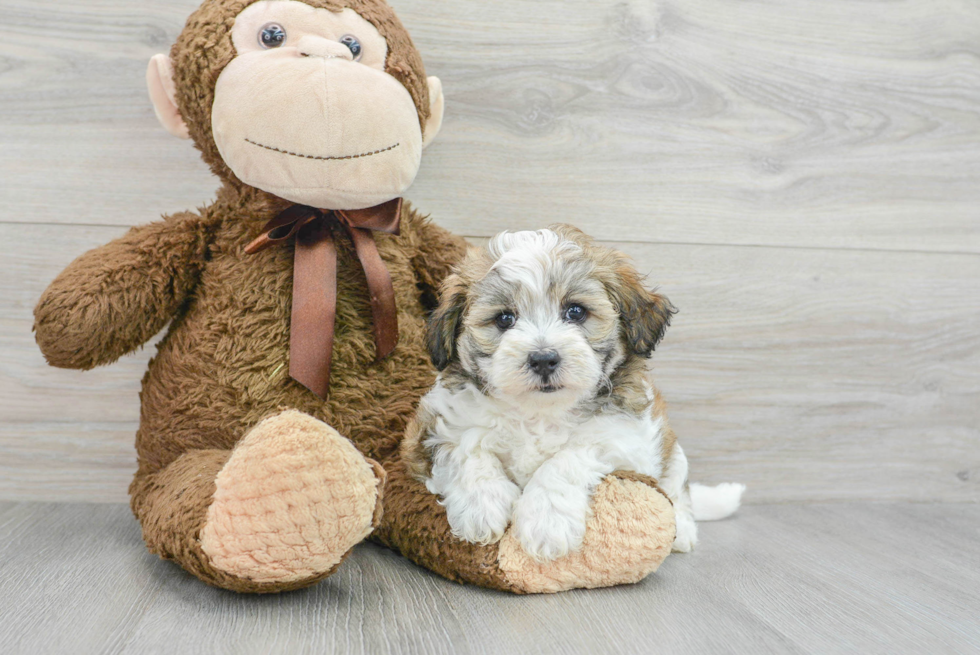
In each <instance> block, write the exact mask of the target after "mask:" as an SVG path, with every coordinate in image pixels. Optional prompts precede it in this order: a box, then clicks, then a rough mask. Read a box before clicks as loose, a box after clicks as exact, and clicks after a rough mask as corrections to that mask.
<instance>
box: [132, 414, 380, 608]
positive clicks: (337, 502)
mask: <svg viewBox="0 0 980 655" xmlns="http://www.w3.org/2000/svg"><path fill="white" fill-rule="evenodd" d="M383 480H384V471H383V470H382V469H381V467H380V466H378V465H377V464H376V463H374V462H371V461H370V460H367V459H365V458H364V457H363V456H362V455H361V454H360V453H359V452H358V451H357V449H355V448H354V446H353V444H351V442H350V441H348V440H347V439H345V438H343V437H342V436H341V435H340V434H338V433H337V432H336V431H335V430H334V429H333V428H331V427H330V426H329V425H327V424H326V423H323V422H321V421H318V420H316V419H314V418H313V417H311V416H308V415H306V414H303V413H301V412H297V411H294V410H289V411H285V412H282V413H281V414H277V415H275V416H272V417H270V418H267V419H265V420H264V421H262V422H261V423H259V424H258V425H256V426H255V427H254V428H252V430H251V431H249V432H248V434H246V435H245V436H244V437H243V438H242V439H241V440H240V441H239V442H238V443H237V444H236V445H235V447H234V448H233V449H232V450H193V451H189V452H186V453H184V454H183V455H181V456H180V457H179V458H178V459H177V460H175V461H174V462H172V463H171V464H170V465H169V466H167V467H166V468H164V469H163V470H161V471H158V472H155V473H152V474H146V475H140V474H137V477H136V479H135V480H134V481H133V484H132V486H131V487H130V492H131V494H132V507H133V512H134V513H135V514H136V516H137V518H138V519H139V521H140V523H141V525H142V527H143V538H144V540H145V541H146V544H147V547H148V548H149V549H150V550H151V551H152V552H154V553H157V554H158V555H160V556H161V557H163V558H165V559H172V560H175V561H176V562H177V563H179V564H180V565H181V566H182V567H184V568H185V569H186V570H188V571H190V572H191V573H193V574H194V575H196V576H197V577H199V578H200V579H202V580H204V581H205V582H207V583H209V584H212V585H216V586H218V587H224V588H225V589H231V590H233V591H245V592H259V593H261V592H276V591H285V590H289V589H298V588H300V587H305V586H307V585H310V584H313V583H314V582H317V581H318V580H321V579H323V578H325V577H327V576H328V575H330V574H331V573H333V572H334V571H335V570H336V569H337V567H338V566H339V565H340V563H341V562H342V561H343V559H344V558H345V557H346V556H347V555H348V554H349V553H350V551H351V549H352V548H353V547H354V546H355V545H356V544H357V543H359V542H360V541H361V540H362V539H364V537H366V536H367V535H368V534H369V533H370V532H371V530H372V528H373V527H374V525H375V524H376V523H377V512H378V510H379V509H380V500H381V498H380V493H381V490H382V487H383Z"/></svg>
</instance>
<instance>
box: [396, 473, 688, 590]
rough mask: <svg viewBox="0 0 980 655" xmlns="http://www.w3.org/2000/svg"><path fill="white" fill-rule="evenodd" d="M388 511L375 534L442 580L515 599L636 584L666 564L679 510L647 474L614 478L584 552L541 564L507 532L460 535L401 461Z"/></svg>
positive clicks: (601, 490) (598, 498) (602, 488)
mask: <svg viewBox="0 0 980 655" xmlns="http://www.w3.org/2000/svg"><path fill="white" fill-rule="evenodd" d="M386 466H387V467H388V482H387V485H386V487H385V511H384V515H383V517H382V519H381V525H380V526H379V527H378V530H377V532H376V536H377V538H378V539H379V540H381V541H382V542H383V543H385V544H387V545H388V546H390V547H391V548H394V549H395V550H398V551H400V552H401V553H402V554H403V555H405V556H406V557H408V558H409V559H410V560H412V561H413V562H415V563H416V564H420V565H422V566H424V567H426V568H428V569H431V570H432V571H435V572H436V573H438V574H439V575H441V576H443V577H446V578H449V579H450V580H456V581H458V582H469V583H471V584H475V585H479V586H481V587H490V588H493V589H502V590H505V591H511V592H514V593H553V592H556V591H564V590H566V589H575V588H578V587H587V588H593V587H608V586H612V585H617V584H627V583H633V582H638V581H640V580H642V579H643V578H645V577H646V576H647V575H648V574H650V573H652V572H653V571H655V570H656V569H657V567H659V566H660V563H661V562H663V560H664V558H666V557H667V555H668V554H670V548H671V544H672V543H673V541H674V531H675V529H674V511H673V507H672V506H671V504H670V501H669V500H668V499H667V496H666V495H665V494H664V493H663V492H662V491H660V489H659V488H658V487H657V485H656V483H655V482H654V481H653V480H652V479H651V478H648V477H646V476H641V475H637V474H632V473H614V474H612V475H610V476H608V477H607V478H606V479H605V480H604V481H603V482H602V483H601V484H600V485H599V487H598V489H596V492H595V495H594V497H593V504H592V511H593V516H592V518H591V519H590V520H589V522H588V527H587V528H586V532H585V540H584V542H583V544H582V548H581V549H580V550H579V551H577V552H575V553H571V554H569V555H567V556H565V557H562V558H560V559H557V560H555V561H553V562H548V563H544V564H539V563H537V562H535V561H534V560H532V559H531V558H530V557H529V556H528V555H527V554H526V553H525V552H524V550H523V548H522V547H521V545H520V543H519V542H518V540H517V538H516V537H515V536H514V535H513V534H512V530H511V529H508V530H507V532H506V533H505V535H504V537H503V538H502V539H501V540H500V541H499V542H497V543H495V544H490V545H488V546H478V545H475V544H471V543H468V542H465V541H461V540H459V539H457V538H456V537H454V536H453V535H452V533H451V531H450V529H449V522H448V521H447V520H446V512H445V510H444V509H443V507H442V506H441V505H439V503H438V500H437V499H436V497H435V496H433V495H432V494H431V493H429V491H428V490H427V489H426V488H425V485H424V484H423V483H421V482H419V481H418V480H417V479H415V478H414V477H412V476H411V475H409V474H408V473H407V472H406V470H405V467H404V464H403V463H402V462H401V461H393V462H390V463H387V464H386Z"/></svg>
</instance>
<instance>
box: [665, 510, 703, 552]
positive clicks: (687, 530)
mask: <svg viewBox="0 0 980 655" xmlns="http://www.w3.org/2000/svg"><path fill="white" fill-rule="evenodd" d="M676 521H677V533H676V536H675V537H674V545H673V547H672V548H671V550H673V551H674V552H675V553H689V552H691V551H692V550H694V547H695V546H696V545H697V543H698V526H697V523H695V522H694V515H692V514H691V512H690V511H684V510H680V509H679V510H677V513H676Z"/></svg>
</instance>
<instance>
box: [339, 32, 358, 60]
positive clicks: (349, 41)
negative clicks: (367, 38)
mask: <svg viewBox="0 0 980 655" xmlns="http://www.w3.org/2000/svg"><path fill="white" fill-rule="evenodd" d="M340 42H341V43H343V44H344V45H345V46H347V48H348V49H349V50H350V53H351V54H352V55H354V61H357V60H358V59H360V58H361V42H360V41H358V40H357V37H356V36H354V35H353V34H345V35H344V36H342V37H340Z"/></svg>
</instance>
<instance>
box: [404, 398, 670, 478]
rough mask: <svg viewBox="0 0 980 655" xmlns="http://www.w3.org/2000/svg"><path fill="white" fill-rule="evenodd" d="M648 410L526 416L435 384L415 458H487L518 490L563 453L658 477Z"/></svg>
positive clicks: (660, 444)
mask: <svg viewBox="0 0 980 655" xmlns="http://www.w3.org/2000/svg"><path fill="white" fill-rule="evenodd" d="M452 386H455V385H452ZM650 400H651V401H652V400H653V392H652V389H651V391H650ZM653 410H654V404H653V402H650V403H649V404H648V405H647V406H646V407H644V408H643V409H642V410H641V411H639V412H633V411H629V410H624V409H622V408H619V407H616V406H614V405H612V404H611V403H609V404H606V405H602V406H600V407H588V408H580V409H577V410H573V411H556V412H549V411H548V410H547V407H537V408H534V410H533V412H532V411H529V410H528V408H521V407H516V406H514V405H512V404H510V403H507V402H504V401H501V400H499V399H495V398H492V397H489V396H486V395H484V394H482V393H481V392H480V391H479V390H478V389H477V388H476V387H475V386H474V385H473V384H466V385H463V386H461V387H458V386H457V387H455V388H450V387H449V386H447V385H445V384H443V382H442V381H440V382H439V383H437V385H436V386H435V387H434V388H433V389H432V391H430V392H429V394H427V395H426V396H425V398H424V399H423V401H422V403H421V407H420V414H419V419H420V422H422V423H423V424H424V425H419V426H418V428H419V434H418V435H417V437H416V443H417V444H418V446H419V447H420V448H418V449H417V452H418V454H419V455H421V456H425V459H427V460H429V459H430V458H431V457H432V456H433V455H435V456H436V457H438V455H437V454H436V453H437V451H440V450H442V451H443V452H447V451H452V450H455V451H459V452H460V453H472V452H474V451H477V450H478V451H482V452H484V453H492V454H493V455H495V456H496V457H497V458H498V459H499V460H500V463H501V465H502V466H503V468H504V471H505V472H506V474H507V477H508V478H510V479H511V480H512V481H513V482H514V483H515V484H517V485H518V486H519V487H521V488H522V489H523V488H524V487H525V486H526V485H527V483H528V481H530V479H531V477H532V476H533V475H534V473H535V471H537V470H538V468H539V467H540V466H541V465H542V464H543V463H544V462H546V461H547V460H548V459H550V458H551V457H553V456H554V455H555V454H557V453H558V452H559V451H561V450H562V449H563V448H566V447H586V448H591V449H595V451H596V453H597V454H600V455H601V457H602V458H603V459H604V460H607V461H610V462H611V463H612V464H613V465H614V466H615V468H617V469H622V470H633V471H637V472H639V473H643V474H645V475H649V476H651V477H654V478H659V477H660V475H661V474H662V472H663V457H662V454H663V451H664V438H665V432H666V431H665V429H664V428H665V427H666V426H665V424H664V421H663V419H662V417H659V416H655V415H654V411H653ZM420 451H421V452H420ZM423 453H424V455H423Z"/></svg>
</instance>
